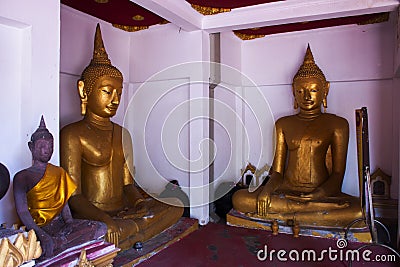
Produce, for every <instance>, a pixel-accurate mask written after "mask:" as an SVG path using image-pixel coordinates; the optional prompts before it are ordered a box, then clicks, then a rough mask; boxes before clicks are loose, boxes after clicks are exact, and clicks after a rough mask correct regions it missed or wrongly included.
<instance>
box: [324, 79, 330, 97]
mask: <svg viewBox="0 0 400 267" xmlns="http://www.w3.org/2000/svg"><path fill="white" fill-rule="evenodd" d="M330 86H331V83H330V82H328V81H326V83H325V95H324V97H326V96H327V95H328V93H329V87H330Z"/></svg>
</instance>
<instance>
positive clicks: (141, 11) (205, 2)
mask: <svg viewBox="0 0 400 267" xmlns="http://www.w3.org/2000/svg"><path fill="white" fill-rule="evenodd" d="M180 1H182V4H185V3H184V2H185V0H180ZM277 1H283V0H213V1H210V0H186V2H188V3H190V4H192V5H194V6H200V7H204V8H206V9H207V8H212V9H217V12H212V14H214V13H218V9H220V8H222V9H227V10H229V9H233V8H239V7H245V6H251V5H257V4H263V3H269V2H277ZM61 3H62V4H65V5H67V6H70V7H72V8H74V9H77V10H79V11H81V12H84V13H87V14H89V15H92V16H94V17H97V18H99V19H101V20H104V21H107V22H109V23H111V24H113V25H114V26H116V27H118V28H121V29H124V30H127V31H135V30H141V29H145V28H148V27H149V26H152V25H155V24H160V23H165V22H166V21H165V19H163V18H162V17H160V16H158V15H156V14H154V13H152V12H150V11H148V10H147V9H145V8H143V7H141V6H139V5H137V4H135V3H133V2H131V1H130V0H61ZM197 10H198V9H197ZM385 14H386V15H388V13H385ZM385 14H383V15H385ZM138 17H139V20H138ZM376 17H378V18H379V17H382V14H370V15H362V16H354V17H344V18H334V19H326V20H319V21H309V22H301V23H292V24H284V25H275V26H268V27H262V28H257V29H243V30H236V31H234V32H235V34H236V35H238V36H239V37H240V38H242V39H253V38H257V37H262V36H265V35H269V34H275V33H282V32H292V31H302V30H309V29H315V28H324V27H332V26H338V25H347V24H360V23H365V22H367V21H372V22H374V20H376ZM135 18H136V20H135ZM386 20H387V18H386ZM376 22H379V21H376ZM370 23H371V22H370Z"/></svg>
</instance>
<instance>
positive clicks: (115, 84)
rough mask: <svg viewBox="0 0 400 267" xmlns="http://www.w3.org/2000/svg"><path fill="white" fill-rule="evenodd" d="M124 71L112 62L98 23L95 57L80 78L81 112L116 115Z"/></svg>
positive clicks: (106, 115) (105, 115)
mask: <svg viewBox="0 0 400 267" xmlns="http://www.w3.org/2000/svg"><path fill="white" fill-rule="evenodd" d="M122 83H123V76H122V73H121V72H120V71H119V70H118V69H117V68H116V67H114V66H113V65H112V64H111V61H110V59H109V58H108V55H107V52H106V49H105V47H104V44H103V39H102V36H101V30H100V25H99V24H97V27H96V34H95V40H94V50H93V58H92V60H91V61H90V64H89V65H88V66H87V67H86V68H85V69H84V71H83V72H82V75H81V78H80V79H79V80H78V92H79V96H80V99H81V113H82V115H85V114H86V111H87V110H89V111H90V112H92V113H94V114H96V115H98V116H100V117H105V118H109V117H112V116H114V115H115V113H116V112H117V108H118V106H119V101H120V97H121V94H122Z"/></svg>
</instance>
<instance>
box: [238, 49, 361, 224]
mask: <svg viewBox="0 0 400 267" xmlns="http://www.w3.org/2000/svg"><path fill="white" fill-rule="evenodd" d="M292 85H293V86H292V88H293V95H294V98H295V103H294V108H295V109H296V110H297V109H300V110H299V112H298V113H297V114H296V115H292V116H286V117H282V118H280V119H278V120H277V121H276V123H275V130H276V150H275V157H274V161H273V165H272V170H271V172H270V178H269V180H268V181H267V183H266V184H265V185H264V186H261V187H259V188H258V189H257V190H256V191H254V192H249V191H248V190H247V189H242V190H239V191H237V192H236V193H235V194H234V195H233V198H232V201H233V208H234V209H236V210H237V211H240V212H243V213H246V214H247V215H248V216H252V217H257V218H259V219H263V220H267V221H273V220H274V219H277V220H282V221H287V220H295V221H296V222H297V223H299V224H300V225H303V226H322V227H325V226H326V227H344V226H346V225H347V224H349V223H351V222H352V221H353V220H355V219H357V218H361V217H362V211H361V201H360V199H359V198H358V197H353V196H350V195H347V194H344V193H342V192H341V187H342V182H343V177H344V173H345V169H346V157H347V146H348V140H349V125H348V122H347V120H346V119H344V118H341V117H339V116H336V115H333V114H329V113H323V112H322V111H321V105H323V106H324V108H326V107H327V95H328V91H329V86H330V84H329V82H328V81H326V78H325V75H324V74H323V72H322V71H321V69H320V68H319V67H318V66H317V65H316V64H315V62H314V58H313V55H312V52H311V49H310V47H309V46H308V48H307V52H306V54H305V57H304V62H303V64H302V65H301V66H300V69H299V70H298V72H297V73H296V75H295V76H294V78H293V84H292ZM357 184H358V183H357Z"/></svg>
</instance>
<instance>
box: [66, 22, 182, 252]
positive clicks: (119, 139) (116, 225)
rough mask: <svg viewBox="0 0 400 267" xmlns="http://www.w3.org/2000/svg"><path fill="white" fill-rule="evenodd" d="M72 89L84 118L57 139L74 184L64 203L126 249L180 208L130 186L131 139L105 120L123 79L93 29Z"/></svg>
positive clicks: (170, 222)
mask: <svg viewBox="0 0 400 267" xmlns="http://www.w3.org/2000/svg"><path fill="white" fill-rule="evenodd" d="M77 87H78V88H77V89H78V93H79V97H80V100H81V112H82V115H83V116H84V117H83V119H82V120H80V121H77V122H74V123H72V124H69V125H66V126H65V127H63V129H62V130H61V136H60V139H61V140H60V143H61V148H60V150H61V165H62V166H63V167H64V168H65V170H66V171H67V172H68V173H69V175H70V176H71V177H72V179H73V180H74V181H75V182H76V184H77V189H76V190H75V192H74V193H73V194H72V196H71V198H70V200H69V204H70V207H71V210H72V212H73V216H74V217H76V218H86V219H92V220H98V221H102V222H105V223H106V224H107V227H108V233H107V240H108V241H109V242H113V243H114V244H116V245H117V246H118V247H120V248H121V249H127V248H129V247H131V246H132V245H133V244H134V243H136V242H138V241H146V240H147V239H149V238H151V237H153V236H155V235H156V234H158V233H160V232H162V231H163V230H165V229H166V228H168V227H169V226H171V225H173V224H174V223H176V222H177V221H178V220H179V218H180V217H181V216H182V213H183V205H182V203H181V202H180V201H179V200H178V199H175V200H170V201H168V203H170V204H171V205H168V204H165V203H162V202H160V201H157V200H155V199H152V198H148V199H146V198H144V197H143V195H142V194H141V193H140V192H139V190H138V188H136V186H135V184H134V178H133V174H132V171H133V148H132V140H131V136H130V134H129V132H128V131H127V130H126V129H125V128H123V127H121V126H120V125H118V124H116V123H114V122H112V121H111V119H110V118H111V117H113V116H114V115H115V114H116V112H117V108H118V106H119V101H120V97H121V94H122V90H123V76H122V73H121V72H120V71H119V70H118V69H117V68H116V67H115V66H113V65H112V64H111V61H110V59H109V58H108V55H107V52H106V50H105V47H104V44H103V39H102V36H101V30H100V26H99V25H97V28H96V33H95V41H94V51H93V58H92V60H91V62H90V64H89V65H88V66H87V67H86V68H85V69H84V71H83V73H82V75H81V78H80V79H79V80H78V84H77ZM123 135H124V142H123ZM125 137H126V138H125ZM174 201H175V202H174Z"/></svg>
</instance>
